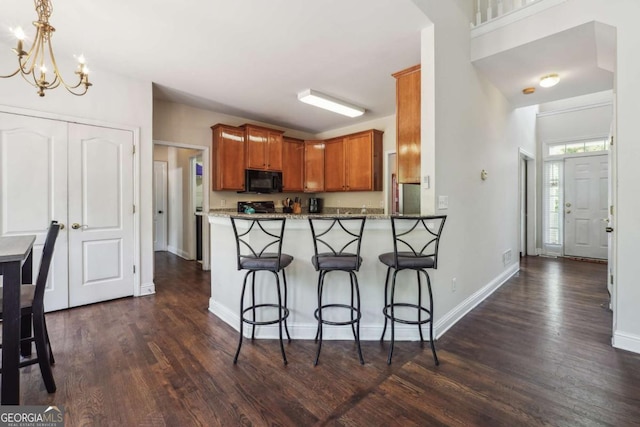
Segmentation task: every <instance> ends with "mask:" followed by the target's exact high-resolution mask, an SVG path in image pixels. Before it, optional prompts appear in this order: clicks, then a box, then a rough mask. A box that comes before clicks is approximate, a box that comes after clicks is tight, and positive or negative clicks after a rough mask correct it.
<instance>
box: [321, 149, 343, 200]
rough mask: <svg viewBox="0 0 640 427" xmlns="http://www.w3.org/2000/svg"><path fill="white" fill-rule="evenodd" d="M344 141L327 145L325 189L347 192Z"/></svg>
mask: <svg viewBox="0 0 640 427" xmlns="http://www.w3.org/2000/svg"><path fill="white" fill-rule="evenodd" d="M343 141H344V140H343V139H342V138H339V139H332V140H329V141H326V143H325V152H324V153H325V164H324V189H325V191H345V190H346V185H345V158H344V144H343Z"/></svg>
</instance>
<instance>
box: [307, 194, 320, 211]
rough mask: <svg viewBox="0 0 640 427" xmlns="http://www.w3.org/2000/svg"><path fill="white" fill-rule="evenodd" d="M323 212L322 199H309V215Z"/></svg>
mask: <svg viewBox="0 0 640 427" xmlns="http://www.w3.org/2000/svg"><path fill="white" fill-rule="evenodd" d="M321 212H322V199H318V198H317V197H311V198H310V199H309V213H321Z"/></svg>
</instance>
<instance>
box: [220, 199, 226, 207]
mask: <svg viewBox="0 0 640 427" xmlns="http://www.w3.org/2000/svg"><path fill="white" fill-rule="evenodd" d="M225 206H227V201H226V200H225V199H220V207H223V208H224V207H225Z"/></svg>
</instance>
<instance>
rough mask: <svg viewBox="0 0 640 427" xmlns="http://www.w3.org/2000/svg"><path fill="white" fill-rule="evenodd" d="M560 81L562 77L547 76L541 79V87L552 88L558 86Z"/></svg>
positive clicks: (555, 75)
mask: <svg viewBox="0 0 640 427" xmlns="http://www.w3.org/2000/svg"><path fill="white" fill-rule="evenodd" d="M559 81H560V76H559V75H557V74H555V73H554V74H547V75H546V76H543V77H542V78H541V79H540V86H542V87H551V86H555V85H557V84H558V82H559Z"/></svg>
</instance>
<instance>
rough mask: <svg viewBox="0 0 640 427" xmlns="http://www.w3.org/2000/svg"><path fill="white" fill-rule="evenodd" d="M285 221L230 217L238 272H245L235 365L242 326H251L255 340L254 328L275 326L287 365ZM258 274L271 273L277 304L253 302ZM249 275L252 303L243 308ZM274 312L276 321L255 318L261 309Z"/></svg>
mask: <svg viewBox="0 0 640 427" xmlns="http://www.w3.org/2000/svg"><path fill="white" fill-rule="evenodd" d="M285 222H286V219H285V218H247V217H233V216H232V217H231V225H232V227H233V233H234V235H235V240H236V255H237V257H236V258H237V268H238V270H246V271H247V272H246V274H245V275H244V280H243V282H242V292H241V296H240V339H239V341H238V349H237V351H236V355H235V357H234V358H233V363H234V364H235V363H237V362H238V356H239V355H240V348H241V347H242V339H243V335H244V324H245V323H247V324H249V325H251V327H252V329H251V339H252V340H253V339H255V331H256V325H258V326H262V325H272V324H276V323H277V324H278V330H279V337H280V351H281V352H282V360H283V361H284V364H285V365H286V364H287V356H286V354H285V352H284V344H283V342H282V328H283V326H284V330H285V332H286V334H287V338H288V340H289V342H291V336H290V335H289V329H288V327H287V317H289V309H288V308H287V275H286V273H285V268H286V267H287V266H288V265H289V264H291V262H292V261H293V257H292V256H291V255H287V254H283V253H282V240H283V235H284V226H285ZM259 271H267V272H271V273H272V274H273V276H274V277H275V279H276V280H275V284H276V294H277V303H257V302H256V273H257V272H259ZM280 272H282V290H281V289H280V288H281V286H280V276H279V273H280ZM250 276H251V303H250V305H249V306H248V307H246V308H245V306H244V303H245V292H246V289H247V279H249V277H250ZM274 308H275V309H277V313H278V314H277V316H276V318H275V319H274V318H269V319H266V320H265V319H263V318H262V317H260V316H257V315H256V314H257V312H259V311H262V310H263V309H267V310H268V309H274Z"/></svg>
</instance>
